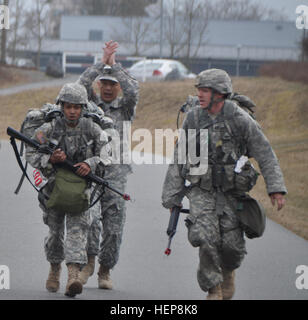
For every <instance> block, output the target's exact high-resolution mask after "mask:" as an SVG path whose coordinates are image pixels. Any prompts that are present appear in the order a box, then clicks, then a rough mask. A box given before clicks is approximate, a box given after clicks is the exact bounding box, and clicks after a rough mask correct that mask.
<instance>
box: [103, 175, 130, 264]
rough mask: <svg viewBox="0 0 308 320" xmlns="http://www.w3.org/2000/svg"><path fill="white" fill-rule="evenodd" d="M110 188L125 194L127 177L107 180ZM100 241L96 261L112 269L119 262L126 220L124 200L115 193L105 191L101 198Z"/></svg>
mask: <svg viewBox="0 0 308 320" xmlns="http://www.w3.org/2000/svg"><path fill="white" fill-rule="evenodd" d="M108 182H109V183H110V185H111V186H113V187H114V188H116V189H117V190H119V191H120V192H125V188H126V183H127V176H122V177H119V179H118V181H111V180H108ZM101 205H102V226H103V228H102V241H101V243H100V251H99V254H98V261H99V263H100V264H102V265H104V266H105V267H107V268H109V269H112V268H113V267H114V266H115V265H116V264H117V262H118V260H119V254H120V246H121V242H122V236H123V229H124V223H125V218H126V206H125V200H124V199H123V198H121V196H119V195H117V194H116V193H114V192H112V191H110V190H106V192H105V193H104V195H103V197H102V201H101Z"/></svg>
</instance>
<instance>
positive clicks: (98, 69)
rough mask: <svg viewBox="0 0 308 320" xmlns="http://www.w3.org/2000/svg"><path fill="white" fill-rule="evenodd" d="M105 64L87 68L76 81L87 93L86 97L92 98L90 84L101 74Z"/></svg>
mask: <svg viewBox="0 0 308 320" xmlns="http://www.w3.org/2000/svg"><path fill="white" fill-rule="evenodd" d="M104 67H105V64H104V63H102V62H99V63H96V64H94V65H93V66H91V67H89V68H87V69H86V70H85V71H84V72H83V73H82V74H81V76H80V77H79V79H78V80H77V83H79V84H81V85H83V86H84V87H85V88H86V89H87V92H88V96H89V97H91V96H92V94H93V93H92V83H93V81H94V80H95V79H96V78H97V77H98V76H99V75H100V74H102V73H103V70H104Z"/></svg>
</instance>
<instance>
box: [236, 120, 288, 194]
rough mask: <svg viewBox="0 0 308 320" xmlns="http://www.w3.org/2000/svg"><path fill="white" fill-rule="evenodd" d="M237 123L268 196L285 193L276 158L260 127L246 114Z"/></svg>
mask: <svg viewBox="0 0 308 320" xmlns="http://www.w3.org/2000/svg"><path fill="white" fill-rule="evenodd" d="M239 121H240V123H241V126H242V129H243V135H244V136H245V140H246V142H247V149H248V153H249V155H250V156H251V157H253V158H254V159H256V161H257V162H258V164H259V167H260V170H261V173H262V175H263V177H264V180H265V183H266V188H267V192H268V194H272V193H287V188H286V186H285V183H284V179H283V174H282V171H281V168H280V165H279V162H278V159H277V156H276V154H275V152H274V150H273V149H272V147H271V145H270V143H269V141H268V139H267V138H266V136H265V135H264V133H263V132H262V130H261V127H260V125H259V124H258V123H257V122H256V121H255V120H253V119H252V118H251V117H250V116H249V115H248V114H247V115H246V114H242V115H241V116H240V117H239Z"/></svg>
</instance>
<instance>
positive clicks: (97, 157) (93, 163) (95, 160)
mask: <svg viewBox="0 0 308 320" xmlns="http://www.w3.org/2000/svg"><path fill="white" fill-rule="evenodd" d="M93 137H94V141H95V143H94V145H95V148H94V155H93V157H91V158H88V159H86V160H85V161H83V162H85V163H87V164H88V165H89V167H90V168H91V171H92V172H95V170H96V167H97V165H98V164H99V163H100V162H101V163H102V164H103V165H105V166H106V165H109V164H111V156H110V145H109V143H108V142H109V140H108V135H107V133H106V132H105V131H103V130H102V129H101V128H100V126H99V125H97V124H96V123H93Z"/></svg>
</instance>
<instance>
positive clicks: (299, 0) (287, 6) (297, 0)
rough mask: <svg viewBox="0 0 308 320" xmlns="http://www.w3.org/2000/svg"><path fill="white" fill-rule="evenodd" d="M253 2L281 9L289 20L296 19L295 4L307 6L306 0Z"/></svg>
mask: <svg viewBox="0 0 308 320" xmlns="http://www.w3.org/2000/svg"><path fill="white" fill-rule="evenodd" d="M254 2H256V3H260V4H262V5H263V6H265V7H268V8H273V9H276V10H283V12H284V13H285V14H286V16H287V17H288V19H289V20H295V19H296V17H297V15H296V14H295V9H296V7H297V6H299V5H301V4H304V5H306V6H308V0H254Z"/></svg>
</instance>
